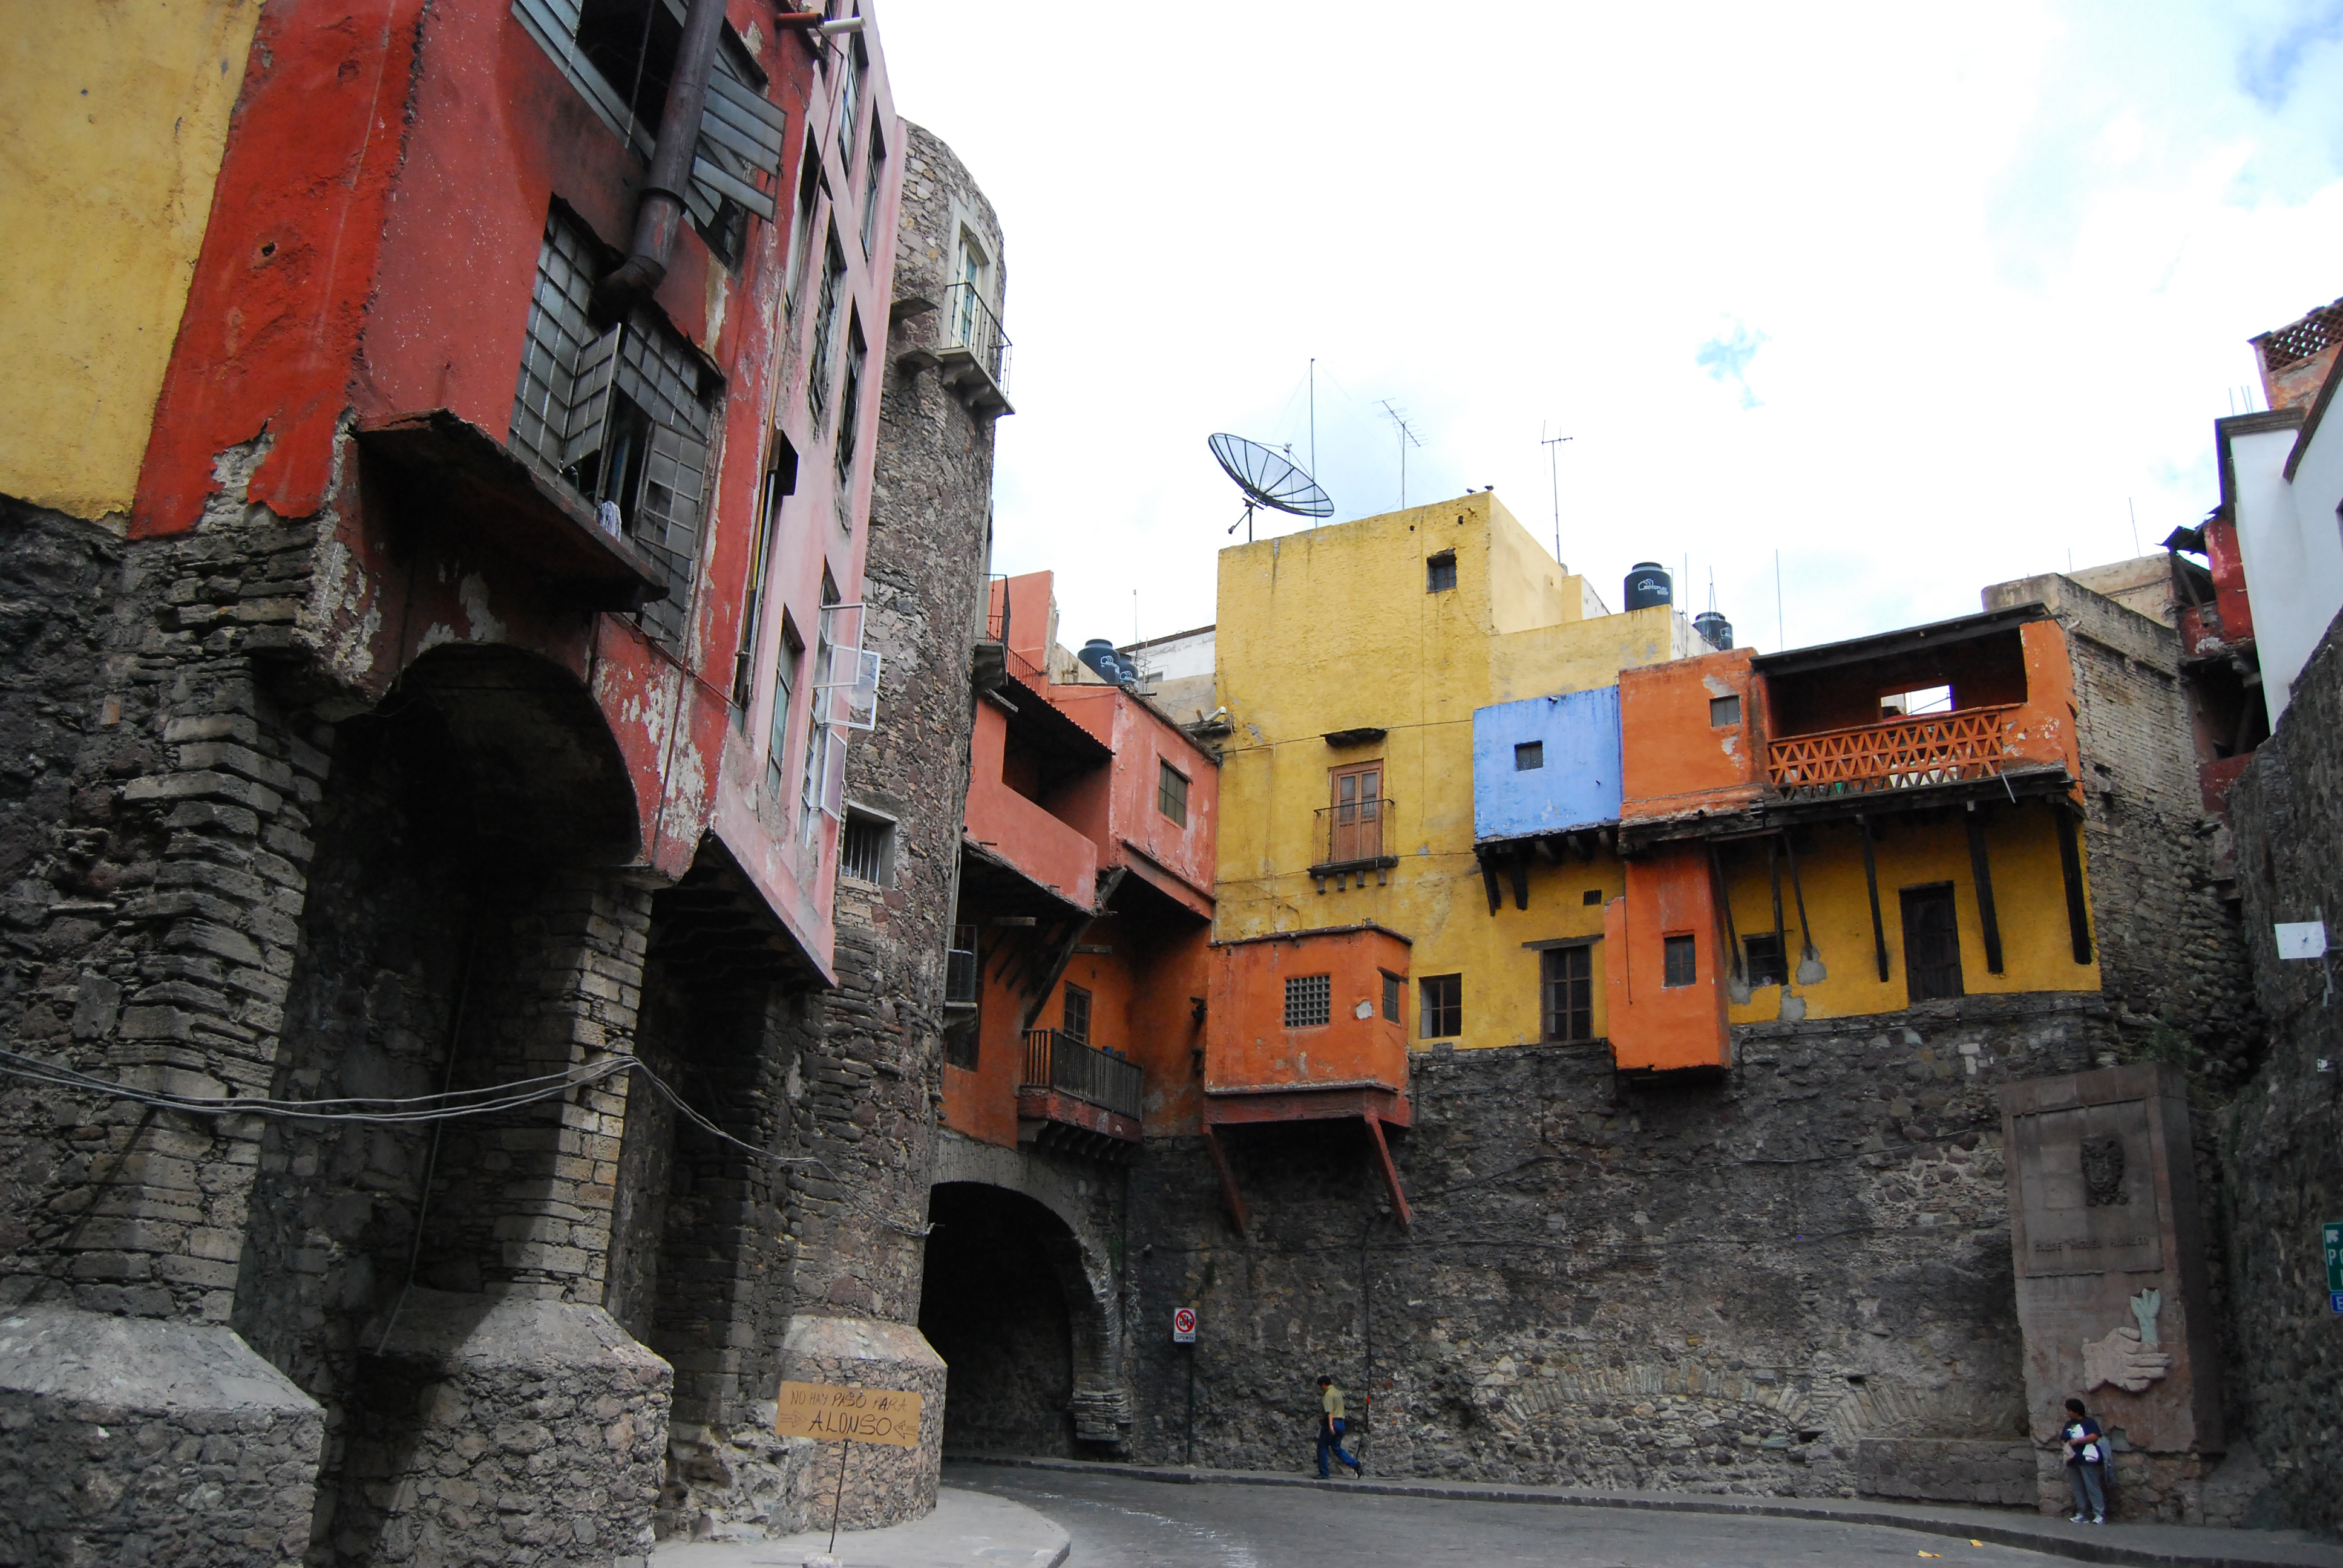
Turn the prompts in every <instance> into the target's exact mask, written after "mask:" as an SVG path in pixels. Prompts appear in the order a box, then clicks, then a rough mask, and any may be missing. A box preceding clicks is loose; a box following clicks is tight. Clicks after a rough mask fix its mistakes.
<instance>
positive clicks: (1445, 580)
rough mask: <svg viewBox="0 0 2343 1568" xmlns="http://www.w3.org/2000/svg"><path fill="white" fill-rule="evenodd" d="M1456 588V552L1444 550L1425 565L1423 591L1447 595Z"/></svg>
mask: <svg viewBox="0 0 2343 1568" xmlns="http://www.w3.org/2000/svg"><path fill="white" fill-rule="evenodd" d="M1455 586H1456V552H1455V551H1454V550H1443V551H1441V552H1440V553H1439V554H1438V555H1436V556H1433V558H1430V559H1429V560H1427V561H1425V562H1424V563H1423V591H1424V592H1426V593H1446V592H1447V591H1448V590H1449V589H1450V588H1454V587H1455Z"/></svg>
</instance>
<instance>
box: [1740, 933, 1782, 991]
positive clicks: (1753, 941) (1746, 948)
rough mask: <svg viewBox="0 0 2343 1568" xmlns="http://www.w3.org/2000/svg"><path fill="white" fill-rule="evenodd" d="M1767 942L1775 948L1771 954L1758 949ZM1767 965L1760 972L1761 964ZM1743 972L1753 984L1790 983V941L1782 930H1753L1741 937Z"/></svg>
mask: <svg viewBox="0 0 2343 1568" xmlns="http://www.w3.org/2000/svg"><path fill="white" fill-rule="evenodd" d="M1761 942H1762V943H1765V944H1767V945H1769V946H1770V947H1772V949H1773V951H1772V952H1771V953H1770V954H1765V953H1761V952H1759V951H1758V944H1759V943H1761ZM1761 964H1764V965H1765V966H1766V968H1765V972H1764V973H1763V974H1760V973H1759V972H1758V971H1759V965H1761ZM1741 972H1742V974H1743V976H1744V977H1745V979H1746V980H1748V982H1749V983H1750V984H1751V985H1752V986H1765V985H1788V984H1789V983H1790V943H1789V940H1788V938H1787V936H1786V935H1785V933H1783V932H1780V931H1751V932H1749V933H1748V934H1747V935H1745V936H1744V937H1743V938H1742V939H1741Z"/></svg>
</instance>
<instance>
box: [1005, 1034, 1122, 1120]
mask: <svg viewBox="0 0 2343 1568" xmlns="http://www.w3.org/2000/svg"><path fill="white" fill-rule="evenodd" d="M1019 1087H1020V1088H1021V1089H1031V1090H1054V1091H1056V1092H1058V1093H1060V1094H1071V1095H1072V1096H1073V1097H1074V1098H1075V1099H1076V1100H1081V1101H1088V1102H1089V1103H1091V1104H1092V1105H1095V1106H1098V1107H1099V1108H1100V1109H1101V1110H1104V1111H1113V1112H1114V1113H1115V1114H1116V1115H1118V1116H1128V1117H1130V1118H1131V1120H1132V1121H1137V1120H1138V1119H1139V1113H1140V1110H1141V1101H1140V1095H1141V1091H1142V1089H1143V1081H1142V1075H1141V1072H1140V1070H1139V1064H1138V1063H1137V1062H1135V1061H1125V1060H1123V1059H1122V1058H1121V1057H1119V1056H1111V1055H1109V1054H1108V1053H1107V1052H1105V1051H1103V1050H1099V1049H1098V1048H1097V1047H1096V1046H1093V1045H1088V1044H1085V1043H1084V1042H1082V1041H1081V1040H1076V1039H1074V1038H1073V1037H1072V1036H1071V1035H1069V1034H1063V1033H1061V1032H1060V1031H1059V1030H1054V1029H1029V1030H1026V1031H1025V1078H1024V1081H1023V1082H1022V1083H1021V1084H1020V1085H1019Z"/></svg>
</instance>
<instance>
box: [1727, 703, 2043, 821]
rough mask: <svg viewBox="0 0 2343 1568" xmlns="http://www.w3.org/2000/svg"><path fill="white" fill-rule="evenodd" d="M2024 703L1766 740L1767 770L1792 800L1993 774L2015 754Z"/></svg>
mask: <svg viewBox="0 0 2343 1568" xmlns="http://www.w3.org/2000/svg"><path fill="white" fill-rule="evenodd" d="M2023 709H2024V705H2023V704H2021V703H2004V704H2000V705H1998V706H1996V707H1991V708H1972V709H1963V710H1960V711H1956V712H1952V713H1936V714H1928V715H1926V716H1924V717H1920V718H1914V719H1892V720H1889V721H1887V722H1885V723H1880V724H1858V725H1855V726H1853V727H1851V728H1848V729H1825V730H1823V731H1821V732H1820V733H1818V734H1814V735H1792V736H1786V737H1785V738H1783V739H1779V740H1775V741H1772V742H1769V743H1768V744H1767V746H1766V748H1765V766H1766V771H1767V773H1768V775H1769V776H1770V777H1771V779H1772V780H1773V783H1774V788H1775V789H1777V790H1779V791H1781V793H1782V795H1783V796H1784V797H1785V799H1793V800H1811V799H1824V798H1826V797H1830V796H1837V795H1862V794H1869V793H1873V792H1875V791H1878V790H1884V789H1918V788H1921V787H1924V786H1926V785H1930V784H1956V783H1960V782H1963V781H1966V780H1969V779H1990V778H1994V777H1996V776H1997V775H1998V774H1999V773H2000V772H2001V771H2002V769H2003V768H2004V767H2005V766H2006V765H2007V764H2008V763H2009V762H2010V761H2012V760H2013V758H2012V755H2011V750H2012V749H2011V747H2010V745H2009V741H2008V735H2007V730H2008V727H2009V724H2010V722H2011V721H2012V720H2013V719H2015V718H2016V716H2017V715H2018V714H2020V713H2021V712H2022V711H2023Z"/></svg>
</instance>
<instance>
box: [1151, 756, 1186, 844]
mask: <svg viewBox="0 0 2343 1568" xmlns="http://www.w3.org/2000/svg"><path fill="white" fill-rule="evenodd" d="M1155 809H1157V810H1158V811H1161V813H1162V814H1163V815H1164V816H1166V817H1169V818H1171V819H1172V821H1173V822H1175V823H1177V824H1178V825H1179V826H1181V827H1182V828H1184V827H1186V826H1187V825H1188V776H1187V775H1186V774H1185V773H1182V772H1181V771H1180V770H1179V769H1177V768H1174V767H1172V764H1170V763H1169V762H1158V763H1157V764H1156V765H1155Z"/></svg>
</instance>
